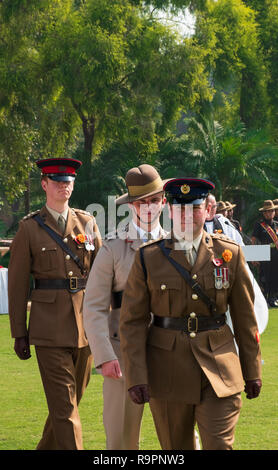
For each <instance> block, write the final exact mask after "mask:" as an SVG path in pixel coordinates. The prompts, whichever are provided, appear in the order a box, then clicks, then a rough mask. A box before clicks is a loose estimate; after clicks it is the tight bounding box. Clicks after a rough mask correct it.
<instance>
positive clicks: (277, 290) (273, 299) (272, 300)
mask: <svg viewBox="0 0 278 470" xmlns="http://www.w3.org/2000/svg"><path fill="white" fill-rule="evenodd" d="M276 208H277V206H275V205H274V204H273V202H272V201H271V200H266V201H264V203H263V207H261V208H260V209H259V211H260V212H261V214H262V218H261V220H259V221H257V222H256V223H255V225H254V229H253V233H252V243H253V244H254V245H255V244H256V243H261V244H266V245H270V246H271V257H270V261H260V271H259V279H260V284H261V287H262V290H263V292H264V295H265V297H266V300H267V302H268V305H269V306H270V307H278V276H277V269H278V222H276V221H275V220H274V216H275V210H276Z"/></svg>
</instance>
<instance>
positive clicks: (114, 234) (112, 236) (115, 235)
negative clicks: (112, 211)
mask: <svg viewBox="0 0 278 470" xmlns="http://www.w3.org/2000/svg"><path fill="white" fill-rule="evenodd" d="M115 238H119V235H118V231H117V230H112V232H108V233H107V234H106V235H105V237H104V240H106V241H109V240H115Z"/></svg>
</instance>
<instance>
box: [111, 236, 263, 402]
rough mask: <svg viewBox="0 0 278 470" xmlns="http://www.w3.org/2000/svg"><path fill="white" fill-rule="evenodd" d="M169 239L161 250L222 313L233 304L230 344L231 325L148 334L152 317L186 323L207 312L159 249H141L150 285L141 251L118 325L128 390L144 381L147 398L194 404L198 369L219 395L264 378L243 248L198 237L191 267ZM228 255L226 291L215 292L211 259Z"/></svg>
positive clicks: (197, 394) (227, 241)
mask: <svg viewBox="0 0 278 470" xmlns="http://www.w3.org/2000/svg"><path fill="white" fill-rule="evenodd" d="M174 245H175V244H174V242H173V240H166V241H165V246H166V247H169V248H170V249H171V254H170V256H172V257H173V258H174V259H175V260H176V261H177V262H179V263H180V264H182V265H183V266H184V267H185V268H186V269H187V270H189V271H190V272H191V275H192V276H194V277H196V276H197V277H196V280H197V281H198V282H199V284H200V286H201V287H202V288H203V290H204V291H205V292H206V294H207V295H209V297H211V298H212V299H214V300H215V301H216V304H217V313H218V314H223V313H225V312H226V311H227V306H228V304H229V306H230V312H231V317H232V320H233V326H234V331H235V338H236V341H237V345H238V347H239V357H238V355H237V352H236V349H235V345H234V337H233V334H232V332H231V330H230V328H229V326H228V325H224V326H222V327H221V328H220V329H218V330H210V331H204V332H197V334H196V337H195V338H191V337H190V336H189V335H188V334H187V333H184V332H181V331H175V330H170V329H164V328H160V327H156V326H151V328H148V325H149V322H150V312H152V313H153V314H155V315H158V316H162V317H163V316H165V317H184V316H185V315H190V313H192V312H195V313H196V314H197V315H210V312H209V308H208V307H207V306H206V304H205V303H204V302H203V301H202V300H201V299H199V298H197V299H196V298H195V295H193V292H192V289H191V288H190V287H189V285H188V284H187V283H186V281H185V280H184V279H183V278H182V277H181V275H180V274H179V273H178V272H177V271H176V269H175V268H174V267H173V266H172V265H171V264H170V262H169V261H168V260H167V258H166V257H165V255H164V254H163V253H162V252H161V249H160V248H159V246H158V244H157V243H155V242H154V243H150V244H148V246H146V247H145V248H144V250H143V251H144V259H145V266H146V271H147V280H145V276H144V273H143V269H142V265H141V260H140V256H139V253H138V254H136V257H135V262H134V264H133V267H132V269H131V271H130V275H129V278H128V281H127V285H126V289H125V293H124V297H123V303H122V309H121V320H120V335H121V345H122V351H123V356H124V363H125V368H126V376H127V386H128V388H130V387H132V386H134V385H138V384H145V383H148V384H149V386H150V393H151V396H153V397H157V398H162V399H169V400H173V401H185V402H187V403H199V401H200V394H201V369H202V370H203V372H204V373H205V375H206V376H207V378H208V379H209V381H210V383H211V385H212V387H213V389H214V390H215V392H216V394H217V395H218V396H219V397H225V396H230V395H232V394H234V393H238V392H240V391H242V390H243V387H244V382H243V379H244V380H252V379H258V378H260V376H261V357H260V347H259V344H258V342H257V339H256V333H257V324H256V320H255V316H254V311H253V299H254V294H253V289H252V285H251V283H250V277H249V275H248V273H247V272H246V269H245V266H244V264H245V260H244V256H243V253H242V251H241V248H240V247H239V245H237V244H236V243H235V242H233V241H232V240H230V239H228V238H225V237H223V236H220V235H215V236H210V235H208V234H207V233H206V232H204V233H203V237H202V240H201V244H200V248H199V251H198V257H197V260H196V262H195V264H194V266H193V267H191V266H190V265H189V264H188V263H187V260H186V258H185V256H184V254H183V252H182V251H178V250H175V249H174ZM225 249H229V250H230V251H231V252H232V259H231V261H230V262H229V263H227V262H224V263H223V265H222V267H228V272H229V283H230V286H229V288H228V289H224V288H221V289H216V287H215V276H214V269H215V265H214V263H213V260H214V259H215V258H221V255H222V253H223V252H224V250H225Z"/></svg>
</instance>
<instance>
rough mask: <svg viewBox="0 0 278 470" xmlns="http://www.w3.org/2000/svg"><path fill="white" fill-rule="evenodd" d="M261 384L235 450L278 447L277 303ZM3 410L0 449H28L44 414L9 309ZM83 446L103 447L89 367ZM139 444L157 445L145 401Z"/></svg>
mask: <svg viewBox="0 0 278 470" xmlns="http://www.w3.org/2000/svg"><path fill="white" fill-rule="evenodd" d="M261 347H262V357H263V361H264V364H263V389H262V392H261V395H260V397H259V398H258V399H255V400H247V399H246V398H245V394H243V407H242V411H241V415H240V419H239V422H238V425H237V429H236V439H235V445H234V448H235V450H278V309H273V310H271V311H270V318H269V324H268V327H267V330H266V331H265V332H264V333H263V335H262V336H261ZM0 361H1V379H0V394H1V413H0V450H16V449H25V450H32V449H34V448H35V447H36V444H37V443H38V441H39V439H40V437H41V433H42V429H43V425H44V422H45V419H46V416H47V406H46V401H45V397H44V392H43V388H42V385H41V379H40V375H39V371H38V366H37V362H36V358H35V352H34V349H33V348H32V358H31V359H29V360H27V361H20V360H19V359H18V358H17V356H16V355H15V353H14V351H13V340H12V339H11V337H10V330H9V319H8V315H0ZM79 411H80V415H81V420H82V427H83V440H84V446H85V449H88V450H89V449H91V450H96V449H97V450H101V449H105V435H104V430H103V425H102V377H101V376H100V375H98V374H95V373H93V375H92V378H91V381H90V383H89V386H88V388H87V390H86V392H85V394H84V396H83V398H82V401H81V404H80V407H79ZM140 448H141V449H144V450H158V449H160V446H159V443H158V440H157V437H156V433H155V429H154V425H153V422H152V417H151V414H150V410H149V407H148V405H147V406H146V407H145V411H144V418H143V424H142V432H141V446H140Z"/></svg>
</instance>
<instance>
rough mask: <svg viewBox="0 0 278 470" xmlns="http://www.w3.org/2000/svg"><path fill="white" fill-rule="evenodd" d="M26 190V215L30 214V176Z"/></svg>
mask: <svg viewBox="0 0 278 470" xmlns="http://www.w3.org/2000/svg"><path fill="white" fill-rule="evenodd" d="M25 184H26V191H25V193H24V212H25V215H27V214H29V212H30V176H28V179H27V180H26V183H25Z"/></svg>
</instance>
